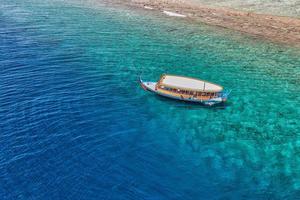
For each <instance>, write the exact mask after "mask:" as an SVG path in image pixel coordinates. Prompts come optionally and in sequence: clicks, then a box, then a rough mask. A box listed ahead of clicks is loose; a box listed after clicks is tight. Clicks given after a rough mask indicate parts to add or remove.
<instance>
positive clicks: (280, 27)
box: [116, 0, 300, 46]
mask: <svg viewBox="0 0 300 200" xmlns="http://www.w3.org/2000/svg"><path fill="white" fill-rule="evenodd" d="M116 2H118V3H123V4H126V5H128V6H134V7H139V8H144V9H152V10H154V11H155V10H156V11H160V12H164V11H168V12H172V13H177V14H178V16H180V15H182V16H186V19H187V20H193V21H195V22H197V21H198V22H203V23H206V24H209V25H214V26H220V27H224V28H228V29H231V30H236V31H239V32H243V33H246V34H249V35H252V36H256V37H262V38H264V39H267V40H270V41H273V42H278V43H283V44H288V45H293V46H300V18H297V17H289V16H276V15H274V14H261V13H257V12H252V11H246V10H245V9H239V10H237V9H234V8H229V7H217V6H211V5H210V6H207V5H206V4H205V5H204V4H201V2H200V3H199V2H195V0H124V1H116ZM277 9H278V8H277ZM283 9H284V8H283ZM173 17H176V15H174V16H173Z"/></svg>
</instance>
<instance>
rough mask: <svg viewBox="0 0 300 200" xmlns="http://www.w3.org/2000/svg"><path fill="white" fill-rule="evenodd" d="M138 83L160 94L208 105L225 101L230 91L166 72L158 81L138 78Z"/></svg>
mask: <svg viewBox="0 0 300 200" xmlns="http://www.w3.org/2000/svg"><path fill="white" fill-rule="evenodd" d="M140 84H141V86H142V87H143V88H144V89H145V90H148V91H151V92H154V93H156V94H158V95H161V96H165V97H169V98H172V99H178V100H182V101H190V102H197V103H202V104H205V105H209V106H212V105H215V104H218V103H222V102H225V101H226V100H227V97H228V95H229V94H230V91H224V90H223V87H222V86H220V85H217V84H214V83H210V82H207V81H204V80H200V79H195V78H189V77H184V76H176V75H168V74H164V75H162V76H161V77H160V79H159V81H158V82H147V81H143V80H142V79H141V78H140Z"/></svg>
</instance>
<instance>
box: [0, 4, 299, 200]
mask: <svg viewBox="0 0 300 200" xmlns="http://www.w3.org/2000/svg"><path fill="white" fill-rule="evenodd" d="M0 8H1V15H0V37H1V40H0V52H1V54H0V66H1V74H0V132H1V134H0V150H1V151H0V177H1V178H0V185H1V187H0V196H2V197H3V199H297V198H298V197H299V194H300V193H299V190H300V167H299V166H300V165H299V164H300V157H299V155H300V136H299V133H300V122H299V115H300V105H299V104H300V103H299V102H300V101H299V100H300V96H299V91H300V88H299V84H300V56H299V55H300V50H299V49H296V48H290V47H284V46H279V45H275V44H272V43H269V42H266V41H262V40H261V39H257V38H252V37H248V36H242V35H240V34H238V33H236V32H231V31H229V30H224V29H218V28H214V27H209V26H206V25H204V24H193V23H189V22H186V21H184V20H181V19H176V18H169V17H167V16H165V15H162V14H159V13H155V12H151V11H149V12H148V11H142V10H131V9H129V8H124V7H120V6H112V5H109V4H102V3H99V4H97V5H93V4H92V3H78V2H73V1H66V2H64V1H40V0H26V1H21V0H13V1H8V0H2V1H1V2H0ZM141 73H142V74H143V78H144V79H145V80H146V79H147V80H156V79H158V78H159V76H160V74H162V73H172V74H180V75H187V76H194V77H198V78H202V79H206V80H210V81H212V82H216V83H219V84H221V85H223V86H224V87H225V88H229V89H232V90H233V91H232V94H231V97H230V98H229V102H228V103H227V104H225V105H222V106H218V107H214V108H207V107H203V106H200V105H194V104H186V103H182V102H177V101H172V100H169V99H165V98H161V97H157V96H154V95H152V94H151V93H147V92H145V91H144V90H142V89H141V88H140V87H139V85H138V83H137V80H138V77H139V75H140V74H141Z"/></svg>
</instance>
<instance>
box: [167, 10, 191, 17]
mask: <svg viewBox="0 0 300 200" xmlns="http://www.w3.org/2000/svg"><path fill="white" fill-rule="evenodd" d="M163 13H164V14H166V15H168V16H171V17H186V15H182V14H179V13H174V12H170V11H166V10H164V12H163Z"/></svg>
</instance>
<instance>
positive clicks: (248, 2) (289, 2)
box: [186, 0, 300, 18]
mask: <svg viewBox="0 0 300 200" xmlns="http://www.w3.org/2000/svg"><path fill="white" fill-rule="evenodd" d="M186 1H191V2H195V3H201V4H203V5H208V6H212V7H228V8H234V9H238V10H244V11H250V12H256V13H262V14H271V15H280V16H289V17H296V18H300V1H299V0H209V1H207V0H186Z"/></svg>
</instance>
